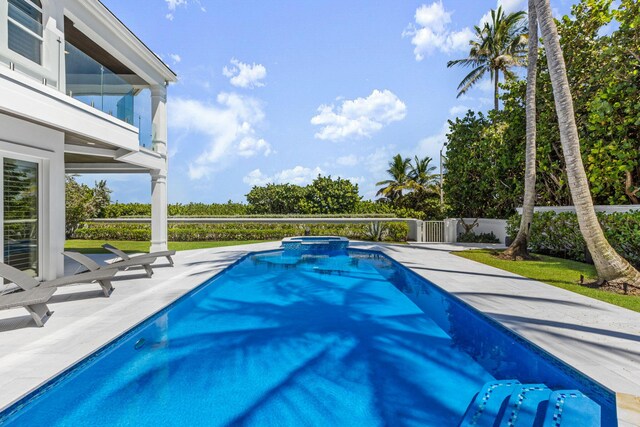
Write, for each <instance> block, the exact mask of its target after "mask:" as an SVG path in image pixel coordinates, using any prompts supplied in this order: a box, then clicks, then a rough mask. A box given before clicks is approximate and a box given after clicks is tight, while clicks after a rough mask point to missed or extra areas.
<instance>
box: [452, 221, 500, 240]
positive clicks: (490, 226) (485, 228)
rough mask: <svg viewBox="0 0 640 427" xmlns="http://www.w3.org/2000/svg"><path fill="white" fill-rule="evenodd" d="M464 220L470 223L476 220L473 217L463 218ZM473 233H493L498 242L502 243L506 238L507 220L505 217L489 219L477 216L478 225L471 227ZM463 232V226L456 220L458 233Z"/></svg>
mask: <svg viewBox="0 0 640 427" xmlns="http://www.w3.org/2000/svg"><path fill="white" fill-rule="evenodd" d="M463 219H464V222H465V223H467V224H469V225H471V224H473V222H474V221H475V220H476V219H475V218H463ZM473 232H474V233H475V234H482V233H493V234H494V235H495V236H496V237H497V238H498V239H499V240H500V243H504V242H505V240H506V238H507V220H506V219H490V218H479V219H478V226H477V227H475V228H474V229H473ZM459 233H464V227H463V226H462V224H461V223H460V222H458V234H459Z"/></svg>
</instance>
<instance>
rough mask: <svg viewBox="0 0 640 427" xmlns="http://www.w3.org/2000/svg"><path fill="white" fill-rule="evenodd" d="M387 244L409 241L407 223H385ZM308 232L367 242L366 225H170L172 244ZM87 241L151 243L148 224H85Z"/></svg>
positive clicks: (80, 233) (82, 234) (81, 234)
mask: <svg viewBox="0 0 640 427" xmlns="http://www.w3.org/2000/svg"><path fill="white" fill-rule="evenodd" d="M384 227H385V229H386V230H387V232H386V240H388V241H406V239H407V235H408V233H409V227H408V225H407V224H405V223H384ZM306 229H309V231H310V233H311V234H312V235H318V236H328V235H335V236H344V237H347V238H349V239H355V240H367V224H328V223H317V224H283V223H277V224H262V223H223V224H194V223H188V224H187V223H175V224H169V230H168V233H169V240H170V241H179V242H195V241H223V240H279V239H283V238H285V237H291V236H301V235H304V234H305V230H306ZM73 237H74V238H76V239H86V240H137V241H145V240H150V239H151V227H150V225H149V224H142V223H140V224H138V223H105V222H85V223H83V224H82V226H81V227H80V228H78V229H77V230H76V231H75V233H74V235H73Z"/></svg>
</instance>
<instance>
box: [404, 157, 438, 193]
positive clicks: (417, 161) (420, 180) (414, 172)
mask: <svg viewBox="0 0 640 427" xmlns="http://www.w3.org/2000/svg"><path fill="white" fill-rule="evenodd" d="M413 160H414V163H413V164H411V165H410V166H409V178H410V179H411V182H410V183H409V184H410V185H412V186H413V189H414V190H416V191H423V192H427V193H428V192H434V193H435V192H437V182H438V178H439V176H440V175H438V174H434V173H433V172H434V171H435V170H436V167H435V166H431V162H432V161H433V159H432V158H431V157H429V156H426V157H424V158H422V159H421V158H419V157H418V156H415V157H414V159H413Z"/></svg>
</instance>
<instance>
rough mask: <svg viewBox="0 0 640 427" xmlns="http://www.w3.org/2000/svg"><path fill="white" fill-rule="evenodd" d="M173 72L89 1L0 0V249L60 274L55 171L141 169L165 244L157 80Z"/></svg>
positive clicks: (163, 121) (163, 97)
mask: <svg viewBox="0 0 640 427" xmlns="http://www.w3.org/2000/svg"><path fill="white" fill-rule="evenodd" d="M175 81H176V75H175V74H174V73H173V72H172V71H171V70H170V69H169V67H168V66H167V65H166V64H164V63H163V62H162V60H160V59H159V58H158V57H157V56H156V55H155V54H154V53H153V52H152V51H151V50H150V49H149V48H148V47H147V46H145V44H144V43H143V42H142V41H141V40H140V39H138V38H137V37H136V36H135V35H134V34H133V33H132V32H131V31H130V30H129V29H128V28H127V27H126V26H125V25H124V24H123V23H122V22H121V21H120V20H119V19H118V18H117V17H116V16H114V15H113V13H111V12H110V11H109V10H108V9H107V8H106V7H105V6H104V5H103V4H102V3H100V1H98V0H0V191H1V192H2V197H1V198H0V226H1V227H2V230H1V231H0V244H1V246H2V248H3V252H2V254H3V255H2V257H3V258H2V260H1V261H3V262H5V263H8V264H10V265H13V266H16V267H18V268H20V269H22V270H25V271H29V272H30V273H32V274H33V275H35V276H38V277H41V278H47V279H51V278H54V277H56V276H59V275H61V274H62V271H63V259H62V255H61V252H62V251H63V247H64V241H65V221H64V216H65V212H64V211H65V208H64V205H65V203H64V198H65V191H64V190H65V189H64V177H65V173H95V174H106V173H145V174H149V175H150V181H151V200H152V241H151V249H152V250H161V249H166V246H167V188H166V186H167V183H166V178H167V112H166V102H167V85H168V84H169V83H170V82H175Z"/></svg>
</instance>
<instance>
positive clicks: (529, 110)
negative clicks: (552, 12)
mask: <svg viewBox="0 0 640 427" xmlns="http://www.w3.org/2000/svg"><path fill="white" fill-rule="evenodd" d="M528 17H529V49H528V51H529V52H528V55H527V59H528V63H527V93H526V96H525V98H526V101H525V109H526V113H525V115H526V120H527V125H526V127H527V131H526V148H525V151H526V156H525V171H524V199H523V202H522V218H521V220H520V230H519V231H518V235H517V236H516V238H515V239H514V241H513V242H512V243H511V245H509V247H508V248H507V250H506V251H504V252H503V254H502V257H504V258H511V259H517V258H525V259H526V258H530V256H529V251H528V244H529V231H530V228H531V223H532V221H533V211H534V207H535V202H536V74H537V62H538V17H537V14H536V5H535V0H529V14H528Z"/></svg>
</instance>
